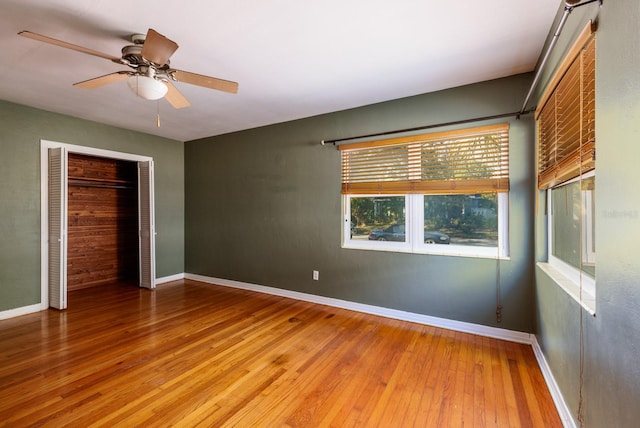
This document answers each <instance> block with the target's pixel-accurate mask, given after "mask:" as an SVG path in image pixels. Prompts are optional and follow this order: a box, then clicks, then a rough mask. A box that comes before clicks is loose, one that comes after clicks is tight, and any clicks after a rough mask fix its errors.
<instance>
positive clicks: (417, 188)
mask: <svg viewBox="0 0 640 428" xmlns="http://www.w3.org/2000/svg"><path fill="white" fill-rule="evenodd" d="M508 134H509V127H508V125H507V124H500V125H490V126H484V127H478V128H472V129H466V130H458V131H448V132H442V133H434V134H425V135H417V136H411V137H404V138H397V139H390V140H383V141H373V142H366V143H357V144H349V145H343V146H340V150H341V152H342V193H343V197H344V232H343V237H344V239H343V246H344V247H346V248H360V249H371V250H383V251H401V252H415V253H438V254H451V255H468V256H484V257H505V256H507V255H508V248H507V245H506V243H507V233H506V232H507V221H506V220H507V217H508V215H507V214H508V212H507V207H508V190H509V156H508V148H509V138H508V137H509V135H508Z"/></svg>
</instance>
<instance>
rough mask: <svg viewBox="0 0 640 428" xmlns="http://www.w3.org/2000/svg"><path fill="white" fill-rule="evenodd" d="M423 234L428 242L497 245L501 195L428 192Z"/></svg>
mask: <svg viewBox="0 0 640 428" xmlns="http://www.w3.org/2000/svg"><path fill="white" fill-rule="evenodd" d="M442 234H445V235H446V236H448V237H449V238H450V242H449V241H447V240H446V238H445V239H443V238H442ZM424 235H425V236H424V238H425V243H445V244H448V243H451V244H453V245H471V246H480V247H497V246H498V195H497V194H495V193H483V194H474V195H425V196H424ZM445 241H446V242H445Z"/></svg>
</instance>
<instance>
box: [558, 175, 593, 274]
mask: <svg viewBox="0 0 640 428" xmlns="http://www.w3.org/2000/svg"><path fill="white" fill-rule="evenodd" d="M594 184H595V178H594V177H591V178H588V179H586V180H582V181H575V182H573V183H569V184H565V185H563V186H558V187H556V188H554V189H553V190H552V191H551V192H552V193H551V196H552V201H551V204H552V205H551V206H552V209H553V224H552V228H553V231H552V244H551V251H552V254H553V255H554V256H556V257H557V258H559V259H561V260H562V261H564V262H565V263H568V264H570V265H571V266H573V267H575V268H576V269H582V271H583V272H584V273H586V274H588V275H589V276H591V277H593V278H595V274H596V264H595V224H594V222H593V216H594V212H595V204H594V198H593V192H594ZM581 186H582V189H583V190H582V192H581V191H580V188H581Z"/></svg>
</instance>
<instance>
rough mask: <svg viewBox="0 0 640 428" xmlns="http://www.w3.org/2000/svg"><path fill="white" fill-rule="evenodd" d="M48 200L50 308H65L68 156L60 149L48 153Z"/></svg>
mask: <svg viewBox="0 0 640 428" xmlns="http://www.w3.org/2000/svg"><path fill="white" fill-rule="evenodd" d="M48 163H49V188H48V189H47V191H48V193H49V198H48V223H49V224H48V229H49V230H48V236H49V241H48V250H49V260H48V266H47V267H48V269H49V273H48V289H49V306H51V307H53V308H56V309H65V308H66V307H67V269H66V267H67V266H66V254H67V233H66V229H67V153H66V150H65V149H64V148H62V147H57V148H50V149H49V159H48Z"/></svg>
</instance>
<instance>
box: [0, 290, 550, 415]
mask: <svg viewBox="0 0 640 428" xmlns="http://www.w3.org/2000/svg"><path fill="white" fill-rule="evenodd" d="M0 426H7V427H24V426H51V427H60V426H79V427H88V426H104V427H114V426H126V427H131V426H145V427H146V426H184V427H200V426H201V427H213V426H215V427H217V426H237V427H285V426H288V427H462V426H464V427H560V426H562V424H561V421H560V419H559V417H558V414H557V412H556V409H555V407H554V405H553V402H552V399H551V397H550V394H549V391H548V389H547V387H546V384H545V382H544V380H543V377H542V374H541V372H540V370H539V368H538V366H537V364H536V361H535V357H534V355H533V351H532V349H531V347H530V346H527V345H521V344H516V343H510V342H506V341H501V340H495V339H489V338H485V337H480V336H474V335H470V334H464V333H457V332H454V331H450V330H444V329H438V328H434V327H429V326H424V325H419V324H413V323H409V322H404V321H397V320H390V319H385V318H380V317H376V316H372V315H366V314H361V313H357V312H350V311H347V310H342V309H336V308H331V307H327V306H322V305H317V304H312V303H306V302H298V301H294V300H289V299H285V298H281V297H276V296H269V295H263V294H259V293H254V292H249V291H243V290H235V289H230V288H226V287H218V286H212V285H208V284H202V283H198V282H194V281H187V280H185V281H176V282H173V283H170V284H165V285H162V286H159V287H158V289H157V290H155V291H149V290H142V289H138V288H135V287H131V286H129V287H126V286H122V285H113V286H106V287H99V288H91V289H82V290H77V291H74V292H72V293H70V294H69V309H68V310H66V311H64V312H58V311H55V310H49V311H44V312H40V313H36V314H30V315H25V316H22V317H17V318H13V319H9V320H3V321H0Z"/></svg>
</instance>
